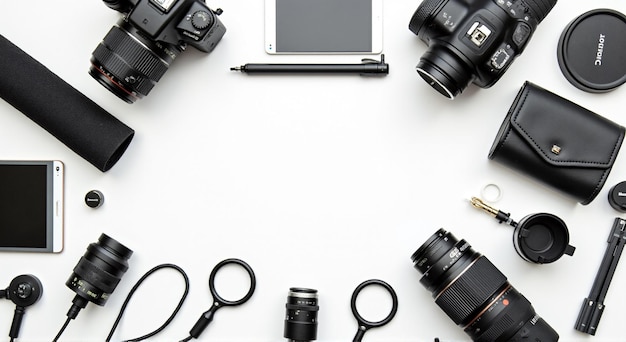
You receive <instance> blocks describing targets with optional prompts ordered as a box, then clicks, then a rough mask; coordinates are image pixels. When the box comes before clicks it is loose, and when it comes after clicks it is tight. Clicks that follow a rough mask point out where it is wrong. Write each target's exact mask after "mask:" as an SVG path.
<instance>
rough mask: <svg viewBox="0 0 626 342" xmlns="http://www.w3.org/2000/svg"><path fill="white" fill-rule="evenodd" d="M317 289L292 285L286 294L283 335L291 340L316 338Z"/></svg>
mask: <svg viewBox="0 0 626 342" xmlns="http://www.w3.org/2000/svg"><path fill="white" fill-rule="evenodd" d="M317 304H318V303H317V290H314V289H307V288H301V287H292V288H290V289H289V295H288V296H287V304H286V305H285V307H286V309H287V310H286V311H287V312H286V315H285V330H284V337H285V338H287V339H289V341H292V342H296V341H297V342H306V341H314V340H315V339H317V312H318V311H319V306H318V305H317Z"/></svg>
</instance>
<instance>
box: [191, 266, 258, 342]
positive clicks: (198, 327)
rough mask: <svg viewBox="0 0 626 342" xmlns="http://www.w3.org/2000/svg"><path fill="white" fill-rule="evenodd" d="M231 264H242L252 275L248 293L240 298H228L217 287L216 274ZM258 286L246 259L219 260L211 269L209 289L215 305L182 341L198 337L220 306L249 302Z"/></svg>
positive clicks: (249, 274)
mask: <svg viewBox="0 0 626 342" xmlns="http://www.w3.org/2000/svg"><path fill="white" fill-rule="evenodd" d="M230 264H235V265H238V266H241V267H242V268H243V269H244V270H245V271H246V272H247V273H248V276H250V288H249V289H248V293H246V295H245V296H243V297H242V298H241V299H238V300H227V299H224V298H223V297H221V296H220V295H219V294H218V293H217V290H216V289H215V276H216V275H217V273H218V272H219V270H220V269H222V267H224V266H226V265H230ZM255 288H256V277H255V276H254V271H253V270H252V268H251V267H250V265H248V264H247V263H246V262H245V261H243V260H240V259H226V260H222V261H221V262H219V263H218V264H217V265H215V267H214V268H213V270H212V271H211V275H210V276H209V290H210V291H211V295H212V296H213V305H212V306H211V308H210V309H209V310H207V311H205V312H204V313H203V314H202V316H201V317H200V319H198V321H197V322H196V324H195V325H194V326H193V328H191V330H190V331H189V337H187V338H185V339H184V340H182V341H181V342H187V341H190V340H191V339H192V338H198V337H199V336H200V334H201V333H202V332H203V331H204V329H205V328H206V327H207V326H208V325H209V323H211V321H213V316H214V315H215V312H216V311H217V310H219V309H220V308H223V307H227V306H237V305H241V304H243V303H245V302H247V301H248V300H249V299H250V297H252V294H253V293H254V289H255Z"/></svg>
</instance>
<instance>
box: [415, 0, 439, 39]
mask: <svg viewBox="0 0 626 342" xmlns="http://www.w3.org/2000/svg"><path fill="white" fill-rule="evenodd" d="M444 1H448V0H424V1H422V3H421V4H420V5H419V7H418V8H417V10H415V13H413V17H411V21H410V22H409V30H411V32H413V33H415V34H416V35H419V31H420V30H421V29H422V27H423V26H424V25H425V24H426V20H428V18H429V17H430V16H431V15H432V13H433V12H434V11H435V9H436V8H437V7H438V6H439V5H440V4H441V3H443V2H444Z"/></svg>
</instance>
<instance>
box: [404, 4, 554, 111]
mask: <svg viewBox="0 0 626 342" xmlns="http://www.w3.org/2000/svg"><path fill="white" fill-rule="evenodd" d="M555 4H556V0H424V1H422V3H421V4H420V6H419V7H418V8H417V10H416V11H415V13H414V14H413V17H412V18H411V22H410V23H409V29H410V30H411V31H412V32H413V33H415V34H416V35H417V36H419V38H420V39H421V40H423V41H424V42H425V43H426V44H428V45H429V49H428V50H427V51H426V53H424V55H423V56H422V58H421V60H420V62H419V64H418V65H417V72H418V73H419V74H420V76H422V78H423V79H424V80H425V81H426V82H428V83H429V84H430V85H431V86H432V87H433V88H435V90H437V91H438V92H439V93H441V94H442V95H444V96H446V97H448V98H450V99H453V98H454V97H456V96H457V95H459V94H460V93H461V92H462V91H463V90H464V89H465V88H466V87H467V86H468V85H469V84H470V82H472V81H473V82H474V83H475V84H476V85H478V86H479V87H482V88H488V87H490V86H492V85H493V84H494V83H496V82H497V81H498V80H499V79H500V77H502V75H503V74H504V72H505V71H506V70H507V69H508V68H509V66H510V65H511V63H512V62H513V59H515V57H517V56H518V55H519V54H521V53H522V51H524V48H525V47H526V44H527V43H528V41H529V40H530V37H531V36H532V34H533V32H534V31H535V29H537V25H539V23H540V22H541V21H542V20H543V19H544V18H545V17H546V16H547V15H548V13H549V12H550V10H552V7H554V5H555Z"/></svg>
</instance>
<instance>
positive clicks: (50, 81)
mask: <svg viewBox="0 0 626 342" xmlns="http://www.w3.org/2000/svg"><path fill="white" fill-rule="evenodd" d="M0 75H2V77H0V97H2V98H3V99H4V100H5V101H7V102H8V103H9V104H11V105H12V106H13V107H15V108H16V109H18V110H19V111H20V112H22V113H23V114H24V115H26V116H27V117H28V118H30V119H31V120H33V121H34V122H35V123H37V124H38V125H39V126H41V127H42V128H43V129H45V130H46V131H48V132H49V133H50V134H52V135H53V136H55V137H56V138H57V139H59V140H60V141H61V142H62V143H64V144H65V145H66V146H67V147H69V148H70V149H71V150H72V151H74V152H76V153H77V154H78V155H80V156H81V157H83V158H84V159H85V160H87V161H88V162H90V163H91V164H92V165H93V166H95V167H97V168H98V169H99V170H100V171H102V172H104V171H108V170H109V169H110V168H111V167H113V165H115V163H117V161H118V160H119V159H120V158H121V157H122V155H123V154H124V152H125V151H126V149H127V148H128V146H129V145H130V142H131V140H132V139H133V136H134V135H135V131H134V130H133V129H131V128H130V127H128V126H126V125H125V124H124V123H122V122H121V121H120V120H118V119H116V118H115V117H114V116H113V115H111V114H109V113H108V112H107V111H105V110H104V109H102V107H100V106H98V105H97V104H96V103H95V102H93V101H92V100H90V99H89V98H87V97H86V96H85V95H83V94H82V93H80V92H79V91H78V90H76V89H75V88H73V87H72V86H71V85H69V84H68V83H66V82H65V81H63V80H62V79H61V78H60V77H59V76H57V75H55V74H54V73H53V72H52V71H50V70H49V69H47V68H46V67H45V66H43V65H42V64H41V63H39V62H38V61H36V60H35V59H34V58H32V57H31V56H29V55H28V54H27V53H26V52H24V51H22V50H21V49H20V48H18V47H17V46H15V45H14V44H13V43H11V42H10V41H9V40H8V39H6V38H5V37H3V36H2V35H0Z"/></svg>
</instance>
